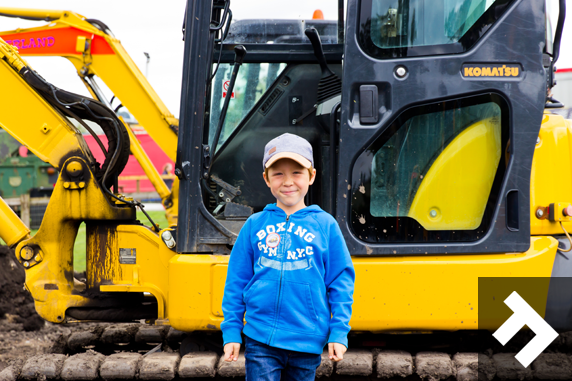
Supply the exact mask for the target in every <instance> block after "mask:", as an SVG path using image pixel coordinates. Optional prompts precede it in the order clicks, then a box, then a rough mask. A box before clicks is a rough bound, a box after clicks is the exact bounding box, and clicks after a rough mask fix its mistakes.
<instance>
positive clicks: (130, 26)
mask: <svg viewBox="0 0 572 381" xmlns="http://www.w3.org/2000/svg"><path fill="white" fill-rule="evenodd" d="M548 1H550V2H551V3H553V4H554V5H555V8H556V9H557V6H556V4H557V1H556V0H548ZM567 3H568V5H569V6H568V7H567V8H568V9H569V13H572V0H567ZM185 4H186V0H163V1H161V2H157V1H154V0H153V1H152V0H98V1H97V2H95V1H85V0H82V1H79V0H19V1H17V2H16V1H13V0H0V7H14V6H15V5H17V6H18V7H21V8H40V9H61V10H71V11H73V12H76V13H79V14H81V15H83V16H85V17H87V18H95V19H99V20H101V21H103V22H104V23H105V24H107V25H108V26H109V28H110V29H111V31H112V32H113V33H114V35H115V37H117V38H118V39H120V40H121V43H122V44H123V46H124V47H125V49H126V50H127V52H128V53H129V54H130V55H131V57H132V58H133V60H134V61H135V63H136V64H137V66H139V68H140V69H141V71H142V72H143V73H145V69H146V59H145V56H144V54H143V52H148V53H149V54H150V56H151V60H150V63H149V68H148V79H149V82H150V83H151V85H152V86H153V88H154V89H155V91H156V92H157V93H158V94H159V96H160V97H161V99H162V100H163V102H164V103H165V104H166V105H167V108H169V110H170V111H171V113H173V114H174V115H175V116H177V117H178V115H179V106H180V105H179V100H180V93H181V72H182V61H183V41H182V33H181V26H182V23H183V16H184V12H185ZM336 4H337V1H335V0H288V1H282V0H233V1H232V2H231V8H232V9H233V13H234V19H235V20H240V19H245V18H272V17H274V18H311V17H312V13H313V12H314V10H315V9H321V10H322V11H323V12H324V15H325V18H326V19H336V18H337V11H336ZM278 8H282V9H280V10H278ZM277 10H278V12H277ZM569 20H572V16H570V17H569ZM571 22H572V21H567V23H566V25H565V28H564V40H563V43H562V48H561V52H560V59H559V62H558V65H557V66H558V67H559V68H571V67H572V49H567V46H568V45H569V44H570V43H571V42H572V30H571V28H570V27H569V24H570V23H571ZM43 24H45V23H44V22H33V21H26V20H22V19H12V18H6V17H0V30H3V31H7V30H13V29H16V28H18V27H21V28H25V27H34V26H39V25H43ZM27 60H28V62H29V63H30V65H32V66H33V67H34V69H36V70H37V71H38V72H39V73H40V74H41V75H42V76H44V77H45V78H46V79H47V80H48V81H50V82H52V83H53V84H55V85H56V86H58V87H61V88H63V89H66V90H69V91H73V92H77V93H81V94H85V95H89V94H88V92H87V90H86V89H85V87H84V86H83V84H82V83H81V82H80V80H79V79H78V77H77V75H76V74H75V68H74V67H73V66H72V64H71V63H69V61H67V60H66V59H64V58H59V57H47V58H36V57H29V58H27Z"/></svg>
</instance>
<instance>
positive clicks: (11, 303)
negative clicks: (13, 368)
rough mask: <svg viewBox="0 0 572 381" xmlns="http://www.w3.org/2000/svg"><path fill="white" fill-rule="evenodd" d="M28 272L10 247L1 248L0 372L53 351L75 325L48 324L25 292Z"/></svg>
mask: <svg viewBox="0 0 572 381" xmlns="http://www.w3.org/2000/svg"><path fill="white" fill-rule="evenodd" d="M24 278H25V274H24V268H23V267H22V265H21V264H20V263H19V262H18V261H17V260H16V258H15V257H14V252H13V251H12V250H10V249H9V248H8V247H7V246H0V371H2V369H4V368H5V367H6V366H8V364H9V363H10V362H11V361H12V360H14V359H17V358H26V357H28V356H31V355H34V354H40V353H46V352H48V351H50V348H51V346H52V345H53V343H54V341H57V339H58V338H59V337H60V336H61V335H62V334H64V335H65V334H69V333H71V332H72V331H73V330H75V329H79V328H75V327H74V326H73V325H72V326H70V325H65V326H63V325H56V324H52V323H47V322H45V321H44V320H43V319H42V318H41V317H39V316H38V315H37V314H36V310H35V309H34V301H33V299H32V296H31V295H30V294H29V293H28V292H27V291H25V290H24V288H23V285H24Z"/></svg>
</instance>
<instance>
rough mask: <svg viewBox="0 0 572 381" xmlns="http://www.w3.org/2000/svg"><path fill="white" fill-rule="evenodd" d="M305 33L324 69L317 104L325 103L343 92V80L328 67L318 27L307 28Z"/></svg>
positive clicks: (319, 84)
mask: <svg viewBox="0 0 572 381" xmlns="http://www.w3.org/2000/svg"><path fill="white" fill-rule="evenodd" d="M304 33H305V34H306V36H308V38H309V39H310V42H311V43H312V47H313V48H314V55H315V56H316V58H317V59H318V63H319V64H320V68H321V69H322V78H321V79H320V82H319V83H318V97H317V100H316V104H317V105H319V104H320V103H324V101H326V100H328V99H330V98H333V97H335V96H336V95H339V94H341V93H342V81H341V80H340V78H339V77H338V76H337V75H336V74H335V73H334V72H333V71H331V70H330V68H329V67H328V64H327V62H326V56H325V55H324V50H323V49H322V41H320V35H319V34H318V31H317V30H316V28H314V27H311V28H307V29H306V30H305V31H304Z"/></svg>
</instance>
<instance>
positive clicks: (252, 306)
mask: <svg viewBox="0 0 572 381" xmlns="http://www.w3.org/2000/svg"><path fill="white" fill-rule="evenodd" d="M277 294H278V281H277V280H270V279H259V280H257V281H256V282H254V284H253V285H252V286H251V287H250V288H249V289H248V291H247V292H246V293H245V294H244V303H245V304H246V313H247V315H248V316H249V317H250V320H252V319H256V320H259V321H262V322H265V323H266V324H269V322H271V319H273V318H274V315H275V313H276V295H277ZM247 321H248V319H247Z"/></svg>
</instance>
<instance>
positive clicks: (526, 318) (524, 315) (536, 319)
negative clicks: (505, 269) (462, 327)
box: [493, 291, 558, 368]
mask: <svg viewBox="0 0 572 381" xmlns="http://www.w3.org/2000/svg"><path fill="white" fill-rule="evenodd" d="M504 303H505V304H506V305H507V306H508V308H510V309H511V310H512V311H513V312H514V313H513V314H512V316H511V317H510V318H508V320H507V321H505V322H504V323H503V325H501V326H500V327H499V329H497V330H496V331H495V333H493V336H494V338H495V339H497V340H498V341H499V342H500V343H501V344H502V345H505V344H506V343H508V341H509V340H510V339H512V338H513V337H514V335H516V334H517V333H518V331H520V329H521V328H522V327H524V325H527V326H528V327H529V328H530V329H531V331H533V332H534V333H535V334H536V336H534V338H533V339H532V340H531V341H530V342H529V343H528V344H526V345H525V347H524V348H522V350H521V351H520V352H518V353H517V354H516V356H515V358H516V359H517V360H518V362H520V363H521V365H522V366H523V367H525V368H526V367H528V366H529V365H530V364H531V363H532V362H533V361H534V360H535V359H536V358H537V357H538V356H539V355H540V354H541V353H542V351H544V350H545V349H546V348H547V347H548V346H549V345H550V343H552V342H553V341H554V339H556V337H558V333H557V332H556V331H555V330H554V329H553V328H552V327H551V326H550V325H549V324H548V323H547V322H546V321H544V319H543V318H542V317H541V316H540V315H539V314H538V313H537V312H536V311H535V310H534V309H533V308H532V307H531V306H530V305H529V304H528V303H527V302H526V301H525V300H524V299H523V298H522V297H521V296H520V295H519V294H518V293H517V292H516V291H514V292H513V293H512V294H510V296H509V297H508V298H506V299H505V301H504Z"/></svg>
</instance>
